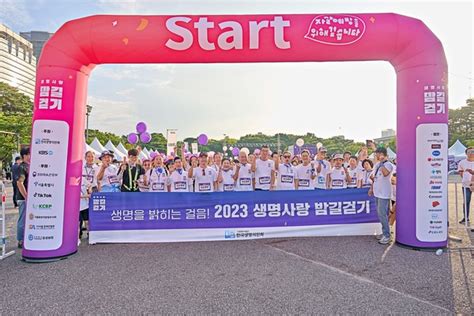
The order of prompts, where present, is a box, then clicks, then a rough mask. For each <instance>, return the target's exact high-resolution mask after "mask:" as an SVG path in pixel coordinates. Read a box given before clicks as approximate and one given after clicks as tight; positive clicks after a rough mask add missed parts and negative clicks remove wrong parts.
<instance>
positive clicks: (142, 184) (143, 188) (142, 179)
mask: <svg viewBox="0 0 474 316" xmlns="http://www.w3.org/2000/svg"><path fill="white" fill-rule="evenodd" d="M145 176H146V177H147V179H148V181H150V170H147V171H145V174H142V175H141V176H140V177H139V178H138V181H137V182H138V190H139V191H140V192H150V183H148V185H147V186H145Z"/></svg>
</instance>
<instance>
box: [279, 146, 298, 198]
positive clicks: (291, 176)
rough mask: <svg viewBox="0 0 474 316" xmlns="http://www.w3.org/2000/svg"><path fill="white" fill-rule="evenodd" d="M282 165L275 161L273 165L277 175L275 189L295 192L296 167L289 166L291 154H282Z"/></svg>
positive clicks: (287, 152) (286, 152)
mask: <svg viewBox="0 0 474 316" xmlns="http://www.w3.org/2000/svg"><path fill="white" fill-rule="evenodd" d="M282 157H283V163H280V159H279V158H278V159H277V163H276V164H275V171H276V173H277V184H276V189H277V190H279V191H281V190H295V189H296V167H295V166H294V165H292V164H291V162H290V161H291V153H290V152H289V151H285V152H284V153H283V156H282Z"/></svg>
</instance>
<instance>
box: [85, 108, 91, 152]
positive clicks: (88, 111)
mask: <svg viewBox="0 0 474 316" xmlns="http://www.w3.org/2000/svg"><path fill="white" fill-rule="evenodd" d="M91 112H92V105H89V104H87V105H86V143H87V142H88V141H89V115H90V114H91Z"/></svg>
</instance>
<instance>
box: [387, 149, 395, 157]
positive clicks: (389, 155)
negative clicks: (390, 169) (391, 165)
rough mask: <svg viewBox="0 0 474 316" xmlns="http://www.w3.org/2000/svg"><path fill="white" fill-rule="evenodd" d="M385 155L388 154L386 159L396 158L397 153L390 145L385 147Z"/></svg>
mask: <svg viewBox="0 0 474 316" xmlns="http://www.w3.org/2000/svg"><path fill="white" fill-rule="evenodd" d="M387 155H388V159H396V158H397V154H396V153H395V152H394V151H393V150H392V149H391V148H390V147H387Z"/></svg>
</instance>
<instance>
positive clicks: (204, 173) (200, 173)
mask: <svg viewBox="0 0 474 316" xmlns="http://www.w3.org/2000/svg"><path fill="white" fill-rule="evenodd" d="M188 177H189V178H193V179H194V190H195V192H200V193H206V192H214V191H217V173H216V170H214V168H211V167H209V166H208V165H207V154H206V153H204V152H202V153H200V154H199V166H198V167H193V166H191V168H190V169H189V171H188Z"/></svg>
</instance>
